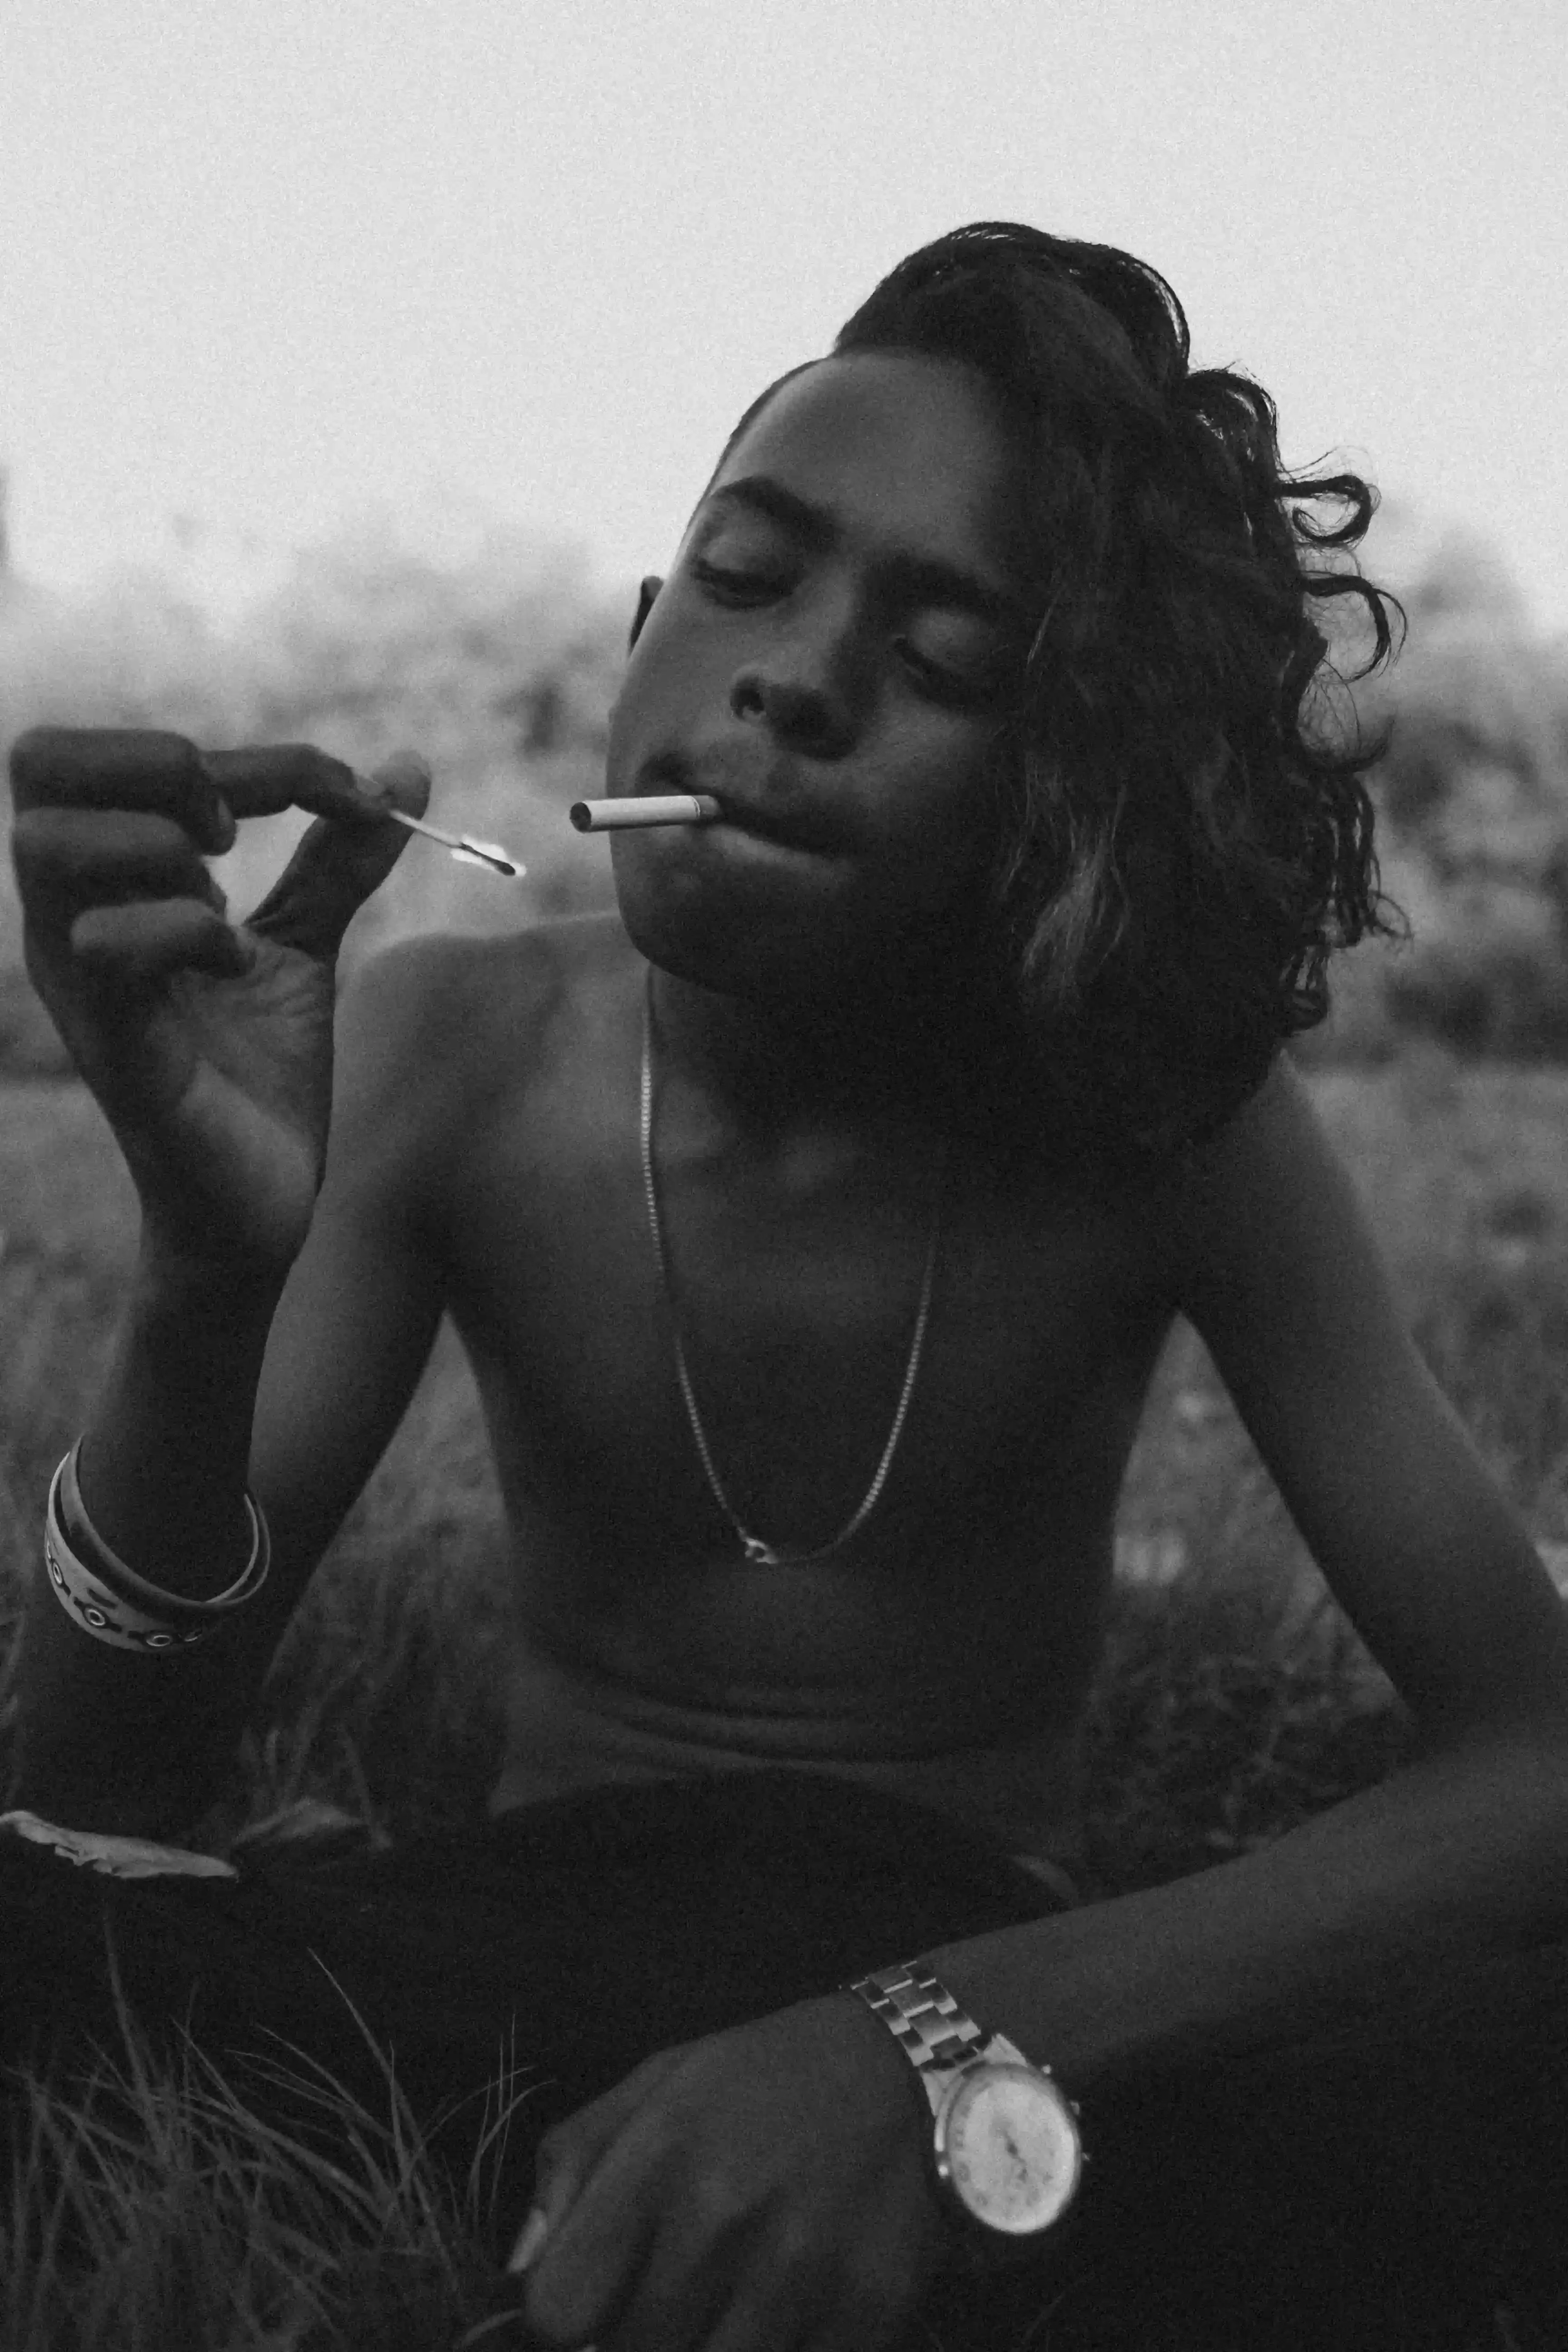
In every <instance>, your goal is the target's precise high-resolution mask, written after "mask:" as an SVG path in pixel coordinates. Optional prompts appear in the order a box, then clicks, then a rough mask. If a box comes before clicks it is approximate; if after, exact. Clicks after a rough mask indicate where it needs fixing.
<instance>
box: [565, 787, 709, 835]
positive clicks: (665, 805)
mask: <svg viewBox="0 0 1568 2352" xmlns="http://www.w3.org/2000/svg"><path fill="white" fill-rule="evenodd" d="M566 814H568V816H569V817H570V818H571V820H572V822H573V824H574V825H575V826H576V828H577V830H578V832H579V833H613V832H614V831H615V830H616V827H617V826H618V825H624V824H717V823H718V821H719V819H720V818H721V816H722V815H723V814H724V812H723V810H722V809H721V807H720V805H719V803H718V802H717V801H716V800H715V799H714V798H713V795H712V793H648V794H646V795H645V796H644V797H643V798H641V799H640V800H615V801H574V802H573V803H572V805H571V807H570V808H569V809H568V810H567V812H566Z"/></svg>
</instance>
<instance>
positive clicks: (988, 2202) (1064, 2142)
mask: <svg viewBox="0 0 1568 2352" xmlns="http://www.w3.org/2000/svg"><path fill="white" fill-rule="evenodd" d="M844 1990H846V1991H847V1992H854V1993H858V1994H859V1996H860V1998H861V2000H863V2001H864V2002H865V2003H866V2005H867V2007H868V2009H869V2010H870V2011H871V2012H872V2014H873V2015H874V2016H876V2017H879V2018H880V2019H881V2021H882V2022H883V2024H884V2025H885V2026H886V2027H887V2028H888V2030H889V2032H890V2033H891V2034H892V2035H893V2037H894V2039H895V2040H896V2041H897V2042H898V2043H899V2045H900V2048H901V2049H902V2051H903V2053H904V2055H905V2056H906V2057H907V2058H908V2060H909V2061H910V2064H911V2065H912V2066H913V2067H914V2069H915V2072H916V2074H918V2076H919V2078H920V2081H921V2084H922V2085H923V2087H924V2089H925V2093H926V2096H927V2097H928V2098H929V2099H930V2101H931V2116H932V2132H931V2163H932V2169H933V2171H934V2174H935V2177H936V2182H937V2187H938V2190H939V2193H940V2194H941V2196H942V2199H943V2200H944V2202H945V2204H946V2205H947V2207H948V2209H949V2212H950V2214H951V2216H952V2219H953V2220H955V2221H957V2223H958V2224H959V2228H960V2231H961V2233H962V2236H963V2242H966V2243H967V2244H968V2245H969V2247H970V2249H971V2251H972V2252H979V2251H981V2250H982V2249H984V2250H985V2251H986V2252H990V2253H992V2254H994V2255H995V2254H1005V2253H1006V2252H1015V2253H1018V2254H1023V2253H1026V2252H1030V2251H1031V2250H1037V2249H1038V2248H1039V2246H1040V2245H1041V2244H1042V2242H1043V2241H1044V2239H1045V2236H1046V2233H1047V2231H1050V2230H1053V2229H1055V2228H1056V2227H1057V2226H1058V2223H1059V2222H1060V2221H1062V2219H1063V2217H1064V2216H1065V2215H1066V2213H1067V2211H1068V2207H1069V2206H1070V2205H1071V2204H1072V2201H1073V2200H1074V2198H1075V2197H1076V2196H1077V2194H1078V2189H1079V2181H1080V2179H1082V2176H1083V2168H1084V2164H1085V2162H1086V2160H1087V2159H1086V2158H1085V2156H1084V2151H1083V2142H1082V2140H1081V2139H1080V2138H1079V2128H1078V2114H1079V2111H1078V2107H1077V2105H1075V2103H1074V2102H1073V2101H1072V2100H1071V2099H1069V2098H1068V2097H1066V2096H1065V2095H1064V2094H1063V2093H1062V2091H1061V2090H1060V2089H1059V2088H1058V2085H1057V2084H1056V2083H1055V2082H1053V2081H1052V2079H1051V2073H1050V2069H1049V2067H1048V2066H1034V2065H1031V2064H1030V2063H1029V2061H1028V2060H1027V2059H1026V2057H1025V2055H1024V2053H1023V2052H1022V2051H1021V2050H1020V2049H1019V2048H1018V2046H1017V2044H1016V2042H1009V2041H1008V2040H1007V2039H1006V2037H1005V2035H1004V2034H1000V2033H993V2034H990V2035H987V2033H986V2032H985V2030H984V2027H983V2026H979V2025H976V2023H975V2021H974V2020H973V2018H972V2017H966V2016H965V2014H964V2012H963V2010H961V2009H960V2007H959V2006H958V2003H957V2002H956V2001H955V2000H954V1999H953V1997H952V1994H951V1993H950V1992H949V1991H948V1990H947V1988H946V1987H945V1986H944V1985H942V1984H939V1983H938V1982H937V1979H935V1977H933V1976H931V1975H930V1974H929V1973H928V1972H927V1971H926V1970H925V1969H922V1968H921V1966H920V1964H919V1962H918V1961H915V1960H905V1961H902V1962H901V1963H900V1965H899V1967H897V1968H892V1969H877V1970H875V1971H874V1972H873V1973H872V1974H871V1975H870V1976H868V1977H860V1978H858V1979H857V1980H856V1981H855V1982H854V1983H852V1984H848V1985H846V1986H845V1988H844Z"/></svg>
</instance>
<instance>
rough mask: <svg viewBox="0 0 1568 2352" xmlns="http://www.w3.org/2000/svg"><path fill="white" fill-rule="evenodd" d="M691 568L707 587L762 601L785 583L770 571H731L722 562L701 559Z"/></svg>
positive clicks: (774, 593)
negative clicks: (702, 560)
mask: <svg viewBox="0 0 1568 2352" xmlns="http://www.w3.org/2000/svg"><path fill="white" fill-rule="evenodd" d="M691 569H692V572H693V574H694V576H695V577H696V578H697V579H698V580H700V582H701V583H702V585H703V586H704V587H705V588H711V589H715V590H717V592H718V593H719V594H720V595H721V596H735V597H741V598H745V597H752V598H756V599H758V600H759V601H760V600H761V599H762V598H763V597H764V596H772V595H776V594H777V593H778V592H779V591H780V590H781V589H782V588H783V587H784V584H785V583H784V581H783V580H781V579H776V578H774V577H773V575H772V574H771V573H768V572H730V571H726V570H725V569H724V568H723V567H722V566H721V565H720V564H717V563H704V562H700V561H694V562H693V563H692V566H691Z"/></svg>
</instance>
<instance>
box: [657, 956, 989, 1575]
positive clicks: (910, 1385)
mask: <svg viewBox="0 0 1568 2352" xmlns="http://www.w3.org/2000/svg"><path fill="white" fill-rule="evenodd" d="M641 1130H642V1176H643V1191H644V1192H645V1193H646V1194H647V1222H648V1231H649V1232H650V1233H651V1234H652V1235H653V1254H654V1256H655V1257H656V1258H657V1259H658V1277H659V1281H660V1282H661V1283H662V1285H663V1286H664V1297H665V1303H666V1305H667V1306H668V1308H669V1319H670V1326H671V1328H672V1330H673V1332H674V1336H675V1369H676V1371H677V1373H678V1374H679V1380H680V1393H681V1395H682V1396H683V1397H684V1398H685V1400H686V1417H687V1419H688V1421H689V1423H691V1434H692V1437H693V1439H694V1440H695V1441H696V1445H697V1452H698V1454H699V1457H700V1460H701V1464H702V1467H703V1470H704V1471H705V1473H706V1474H707V1478H708V1484H709V1486H710V1487H711V1488H712V1490H713V1499H714V1501H715V1502H716V1503H717V1504H718V1506H719V1508H720V1509H721V1511H722V1512H723V1514H724V1517H726V1518H727V1519H728V1520H729V1522H730V1525H731V1527H732V1528H734V1530H735V1533H736V1535H737V1536H738V1537H739V1538H740V1540H741V1549H742V1552H743V1553H744V1554H745V1557H746V1558H747V1559H748V1560H751V1561H752V1562H753V1563H754V1564H755V1565H756V1566H758V1567H762V1568H794V1567H797V1566H801V1565H803V1564H804V1563H805V1562H806V1561H807V1560H814V1559H826V1557H827V1555H828V1553H829V1552H833V1551H837V1550H838V1549H839V1547H840V1546H841V1545H843V1544H847V1542H848V1540H849V1538H850V1537H851V1536H852V1535H854V1534H855V1532H856V1530H857V1529H858V1528H861V1527H863V1526H864V1525H865V1522H866V1521H867V1519H868V1518H869V1517H870V1515H871V1513H872V1511H873V1510H874V1509H875V1508H876V1506H877V1498H878V1496H879V1495H880V1493H881V1491H882V1488H883V1486H885V1485H886V1484H887V1478H888V1472H889V1469H890V1468H891V1466H892V1461H893V1454H894V1453H895V1451H896V1450H897V1447H898V1443H899V1439H900V1436H901V1435H902V1434H903V1427H904V1416H905V1414H906V1413H907V1412H908V1411H909V1409H910V1396H911V1395H912V1394H913V1392H914V1385H915V1374H916V1372H917V1371H918V1370H920V1360H921V1349H922V1348H923V1347H924V1345H925V1335H926V1323H927V1320H928V1318H929V1317H930V1314H931V1285H932V1282H933V1280H934V1277H935V1274H936V1253H937V1242H938V1240H939V1238H940V1235H941V1232H942V1177H943V1174H944V1171H945V1167H946V1160H947V1148H946V1144H945V1141H944V1143H943V1145H942V1151H941V1155H940V1157H939V1159H938V1161H937V1171H936V1181H935V1184H934V1187H933V1192H932V1199H931V1239H930V1242H929V1243H928V1244H927V1247H926V1262H925V1273H924V1276H923V1277H922V1279H921V1299H920V1306H919V1307H918V1308H917V1309H916V1312H915V1335H914V1338H913V1339H912V1340H911V1341H910V1360H909V1362H908V1364H907V1365H906V1366H905V1368H904V1384H903V1387H902V1389H901V1391H900V1395H899V1402H898V1408H897V1410H896V1412H894V1414H893V1425H892V1427H891V1429H890V1430H889V1432H888V1442H887V1444H886V1445H884V1446H883V1448H882V1458H881V1460H880V1461H879V1463H878V1465H877V1470H876V1475H875V1476H874V1477H873V1478H872V1481H871V1483H870V1485H869V1486H868V1488H867V1489H866V1495H865V1499H864V1501H863V1502H862V1503H861V1505H860V1507H859V1508H858V1510H857V1511H856V1512H855V1513H854V1515H853V1517H850V1518H849V1519H848V1520H847V1521H846V1523H845V1525H844V1526H843V1527H841V1528H839V1530H838V1533H837V1535H836V1536H834V1537H833V1538H831V1539H830V1540H829V1541H828V1542H826V1543H825V1544H816V1545H813V1546H812V1547H811V1548H810V1549H808V1550H799V1549H791V1548H790V1547H788V1546H782V1545H777V1544H770V1543H764V1542H763V1538H762V1537H761V1536H754V1535H752V1532H751V1530H750V1528H745V1527H742V1524H741V1521H740V1519H739V1517H737V1516H736V1513H735V1511H734V1508H733V1507H732V1506H731V1501H730V1498H729V1496H727V1495H726V1494H725V1492H724V1489H723V1487H722V1486H721V1484H720V1480H719V1473H718V1472H717V1470H715V1468H714V1467H713V1456H712V1454H711V1453H710V1451H709V1446H708V1438H707V1434H706V1433H705V1431H704V1430H703V1427H702V1418H701V1415H700V1413H699V1412H698V1410H697V1398H696V1394H695V1392H694V1391H693V1389H692V1386H691V1375H690V1373H689V1370H687V1365H686V1350H685V1349H684V1347H683V1346H682V1345H681V1339H680V1316H679V1309H678V1308H677V1306H676V1303H675V1288H674V1286H673V1284H672V1283H671V1281H670V1278H669V1261H668V1257H667V1256H666V1255H665V1247H664V1234H663V1231H662V1229H661V1227H660V1225H659V1219H658V1187H657V1186H656V1185H655V1183H654V1179H653V967H652V965H651V964H650V965H649V967H648V971H647V986H646V989H645V991H644V994H643V1026H642V1115H641Z"/></svg>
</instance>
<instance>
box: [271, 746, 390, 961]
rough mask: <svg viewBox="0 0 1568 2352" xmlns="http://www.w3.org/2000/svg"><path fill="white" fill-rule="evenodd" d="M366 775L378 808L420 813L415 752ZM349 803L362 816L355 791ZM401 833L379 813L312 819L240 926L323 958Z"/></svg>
mask: <svg viewBox="0 0 1568 2352" xmlns="http://www.w3.org/2000/svg"><path fill="white" fill-rule="evenodd" d="M370 781H371V782H372V783H373V784H375V785H378V786H379V787H380V789H381V792H382V794H383V796H384V803H383V804H384V805H385V804H387V803H390V805H392V806H393V807H395V808H400V809H403V810H405V812H406V813H407V814H409V815H410V816H420V815H422V814H424V810H425V805H426V802H427V800H428V799H429V796H430V771H429V769H428V768H427V767H426V764H425V762H424V761H423V760H421V759H420V758H418V756H417V755H416V753H414V752H408V751H403V752H399V753H398V754H397V755H396V756H395V758H394V759H391V760H388V761H384V763H383V765H382V766H381V767H379V768H378V769H376V771H375V772H374V775H373V776H372V777H371V779H370ZM356 801H357V803H358V805H359V807H360V810H361V813H362V814H363V796H360V795H357V794H356ZM373 814H374V811H373ZM408 839H409V836H408V833H407V830H406V828H405V826H403V825H400V824H392V823H391V822H390V821H389V820H388V819H387V818H386V817H385V816H384V815H382V816H380V817H379V819H378V820H377V821H376V822H374V823H371V824H353V825H345V824H336V823H334V822H333V820H332V818H331V817H319V818H318V819H317V821H316V823H315V824H313V825H311V827H310V830H309V832H308V833H307V834H306V835H305V836H304V838H303V840H302V841H301V842H300V846H299V847H298V849H296V851H295V852H294V855H293V856H292V857H291V858H290V859H289V863H288V865H287V866H285V867H284V869H283V872H282V874H281V875H280V876H279V879H278V881H277V882H276V883H275V884H274V886H273V887H272V888H271V889H270V890H269V891H268V894H267V896H266V898H264V899H263V900H262V902H261V904H260V906H259V907H258V908H257V909H256V912H255V913H254V914H253V915H252V916H251V917H250V919H249V921H248V923H247V929H249V930H253V931H258V932H260V933H261V934H262V935H263V937H265V938H266V939H268V940H271V941H273V943H274V944H275V945H277V946H279V947H288V948H296V949H298V950H300V952H301V953H303V954H305V955H310V956H315V957H318V958H320V959H321V960H322V961H329V960H330V959H331V957H333V956H335V955H336V954H337V952H338V950H339V948H340V947H341V946H342V937H343V933H344V932H345V931H346V930H347V929H348V927H349V925H350V923H351V922H352V921H353V918H354V917H355V915H357V914H358V912H359V910H360V908H361V907H363V904H364V902H365V900H366V899H367V898H369V897H370V895H371V893H372V891H373V890H375V889H378V888H379V887H380V886H381V884H382V883H383V882H384V881H385V879H386V877H387V876H388V875H389V874H390V873H391V871H392V869H393V867H394V866H395V865H396V863H397V861H398V859H399V858H400V857H401V856H402V855H403V852H404V850H405V848H406V847H407V845H408Z"/></svg>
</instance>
